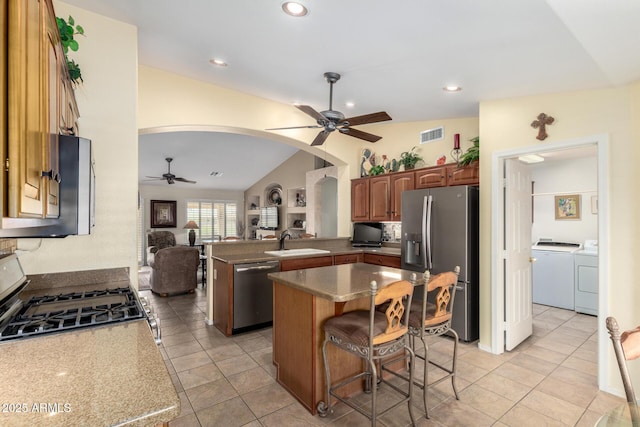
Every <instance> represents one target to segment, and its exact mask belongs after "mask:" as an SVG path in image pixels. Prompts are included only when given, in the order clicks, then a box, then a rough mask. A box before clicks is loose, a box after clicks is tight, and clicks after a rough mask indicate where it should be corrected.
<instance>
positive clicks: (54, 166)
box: [43, 2, 67, 218]
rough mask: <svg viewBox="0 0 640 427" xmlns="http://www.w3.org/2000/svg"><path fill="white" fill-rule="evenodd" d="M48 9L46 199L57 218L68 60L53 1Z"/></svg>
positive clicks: (49, 215) (48, 210) (47, 213)
mask: <svg viewBox="0 0 640 427" xmlns="http://www.w3.org/2000/svg"><path fill="white" fill-rule="evenodd" d="M43 3H44V4H45V7H46V10H45V12H46V13H45V14H44V31H45V34H44V38H45V49H44V54H45V58H44V61H43V65H44V66H45V67H46V74H45V76H46V79H45V81H44V83H45V85H46V87H45V89H44V91H43V93H46V94H47V97H46V98H45V100H48V104H47V107H48V108H47V109H48V111H49V114H48V115H47V116H46V119H47V123H46V136H45V167H44V169H43V171H44V178H45V188H46V189H47V198H46V200H45V208H46V209H45V217H47V218H57V217H58V216H59V214H60V205H59V194H60V179H61V177H60V169H59V167H58V166H59V161H58V132H59V130H60V116H61V110H62V109H61V105H60V103H61V98H62V97H61V89H62V88H61V86H62V84H61V81H62V76H63V75H64V71H65V69H66V66H67V64H66V61H65V59H64V52H63V51H62V44H61V42H60V33H59V32H58V24H57V22H56V16H55V13H54V11H53V5H52V3H51V2H43Z"/></svg>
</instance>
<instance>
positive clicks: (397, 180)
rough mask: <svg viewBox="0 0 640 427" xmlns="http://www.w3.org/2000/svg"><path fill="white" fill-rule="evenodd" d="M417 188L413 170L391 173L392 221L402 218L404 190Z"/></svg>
mask: <svg viewBox="0 0 640 427" xmlns="http://www.w3.org/2000/svg"><path fill="white" fill-rule="evenodd" d="M414 188H415V174H414V172H413V171H411V172H404V173H399V174H393V175H391V201H390V203H391V221H400V220H401V219H402V192H403V191H408V190H413V189H414Z"/></svg>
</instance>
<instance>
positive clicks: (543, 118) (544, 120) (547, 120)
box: [531, 113, 555, 141]
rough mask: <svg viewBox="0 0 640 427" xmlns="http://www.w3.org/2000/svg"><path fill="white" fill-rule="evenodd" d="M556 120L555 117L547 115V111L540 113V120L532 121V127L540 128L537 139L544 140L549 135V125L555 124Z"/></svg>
mask: <svg viewBox="0 0 640 427" xmlns="http://www.w3.org/2000/svg"><path fill="white" fill-rule="evenodd" d="M554 120H555V119H554V118H553V117H551V116H547V115H546V114H545V113H540V114H538V120H534V121H533V122H531V127H532V128H534V129H538V136H536V139H539V140H540V141H544V139H545V138H546V137H547V136H549V135H547V125H551V124H553V122H554Z"/></svg>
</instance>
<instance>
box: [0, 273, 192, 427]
mask: <svg viewBox="0 0 640 427" xmlns="http://www.w3.org/2000/svg"><path fill="white" fill-rule="evenodd" d="M28 278H29V279H30V280H31V283H30V284H29V285H28V286H27V287H26V288H25V289H24V290H23V291H22V292H21V293H20V295H19V297H20V298H21V299H22V300H25V301H26V300H28V299H29V298H30V297H32V296H36V295H57V294H62V293H70V292H82V291H94V290H100V289H106V288H120V287H128V286H130V282H129V275H128V270H127V269H125V268H116V269H105V270H89V271H81V272H68V273H52V274H51V273H50V274H40V275H33V276H31V275H30V276H28ZM0 366H3V367H4V369H3V372H2V376H1V380H0V396H2V399H1V401H2V405H3V406H2V407H1V408H0V409H2V410H0V425H25V426H40V425H42V426H51V425H64V426H67V425H91V426H94V425H96V426H97V425H127V426H142V425H156V424H161V423H163V422H168V421H170V420H172V419H174V418H177V417H178V416H179V415H180V399H179V397H178V395H177V393H176V390H175V387H174V385H173V382H172V381H171V377H170V376H169V372H168V371H167V367H166V365H165V364H164V361H163V360H162V355H161V354H160V351H159V350H158V346H157V345H156V343H155V340H154V338H153V334H152V332H151V329H150V327H149V323H148V322H147V321H146V320H145V319H139V320H132V321H129V322H122V323H116V324H111V325H104V326H95V327H90V328H85V329H80V330H77V331H66V332H60V333H52V334H48V335H43V336H38V337H32V338H23V339H18V340H9V341H6V342H3V343H0ZM8 367H9V368H8ZM12 405H13V406H12ZM43 405H44V406H43ZM45 406H47V407H46V409H45ZM43 409H45V410H44V411H43V412H44V413H42V412H39V411H42V410H43ZM19 411H20V412H19ZM51 413H53V414H51Z"/></svg>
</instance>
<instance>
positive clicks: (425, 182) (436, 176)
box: [415, 166, 447, 188]
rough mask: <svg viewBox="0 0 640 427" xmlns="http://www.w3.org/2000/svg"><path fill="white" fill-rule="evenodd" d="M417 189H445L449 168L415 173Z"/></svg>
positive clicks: (430, 169) (438, 167) (429, 169)
mask: <svg viewBox="0 0 640 427" xmlns="http://www.w3.org/2000/svg"><path fill="white" fill-rule="evenodd" d="M415 180H416V181H415V184H416V188H432V187H444V186H446V185H447V168H446V167H445V166H436V167H433V168H426V169H420V170H417V171H415Z"/></svg>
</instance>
